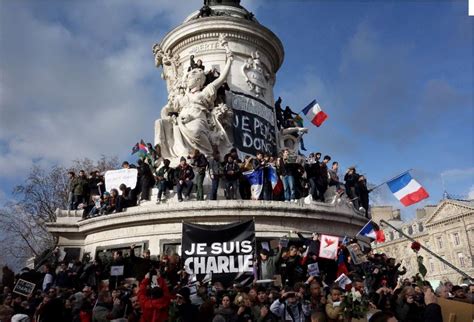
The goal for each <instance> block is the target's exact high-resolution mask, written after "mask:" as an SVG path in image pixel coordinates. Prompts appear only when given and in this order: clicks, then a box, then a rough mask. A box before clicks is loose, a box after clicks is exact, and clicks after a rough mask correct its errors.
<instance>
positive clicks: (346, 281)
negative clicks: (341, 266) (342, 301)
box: [334, 273, 352, 289]
mask: <svg viewBox="0 0 474 322" xmlns="http://www.w3.org/2000/svg"><path fill="white" fill-rule="evenodd" d="M334 283H337V284H338V285H339V287H340V288H342V289H345V288H346V285H349V284H352V281H351V279H350V278H349V277H347V276H346V274H344V273H342V274H341V276H339V277H338V278H337V279H336V280H335V281H334Z"/></svg>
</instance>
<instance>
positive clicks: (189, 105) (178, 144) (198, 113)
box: [156, 37, 233, 158]
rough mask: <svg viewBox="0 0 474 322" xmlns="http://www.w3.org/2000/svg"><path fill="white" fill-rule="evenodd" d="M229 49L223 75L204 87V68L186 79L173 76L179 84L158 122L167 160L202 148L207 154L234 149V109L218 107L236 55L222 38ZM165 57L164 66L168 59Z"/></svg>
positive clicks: (220, 40)
mask: <svg viewBox="0 0 474 322" xmlns="http://www.w3.org/2000/svg"><path fill="white" fill-rule="evenodd" d="M219 42H220V44H221V46H223V47H224V48H225V49H226V57H227V60H226V64H225V67H224V69H223V71H222V72H221V74H220V76H219V77H218V78H217V79H215V80H214V81H212V82H211V83H210V84H208V85H206V86H204V84H205V81H206V75H205V73H204V71H203V70H202V69H200V68H195V69H191V70H189V71H188V72H187V73H186V74H185V75H184V77H183V78H181V77H178V73H177V72H176V73H173V78H174V79H173V81H174V83H175V85H174V86H173V89H172V90H171V91H170V94H169V97H168V104H167V105H166V106H165V107H164V108H163V110H162V113H161V117H162V118H161V120H158V121H157V123H156V131H157V133H156V134H157V137H158V141H159V142H157V143H160V145H161V146H162V154H163V156H164V157H171V158H172V157H181V156H187V155H188V153H189V151H190V150H193V149H199V151H200V152H201V153H203V154H205V155H211V154H212V153H213V151H214V150H219V151H227V150H230V149H231V148H232V146H231V140H230V139H229V137H228V133H229V132H231V131H230V130H231V129H230V128H231V122H232V110H231V109H230V108H228V107H227V106H226V105H225V104H219V105H218V106H215V103H216V96H217V90H218V89H219V88H220V87H221V86H222V85H223V84H224V82H225V81H226V78H227V76H228V74H229V71H230V68H231V65H232V61H233V54H232V52H231V51H230V50H229V48H228V44H227V41H225V40H224V38H222V37H219ZM169 56H170V57H166V54H165V57H164V58H163V64H166V59H167V58H169V59H170V60H172V59H173V58H172V55H171V53H170V55H169Z"/></svg>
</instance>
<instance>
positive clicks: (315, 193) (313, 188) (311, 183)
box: [309, 177, 318, 200]
mask: <svg viewBox="0 0 474 322" xmlns="http://www.w3.org/2000/svg"><path fill="white" fill-rule="evenodd" d="M309 186H310V188H309V194H310V195H311V197H313V200H317V199H318V189H317V185H316V178H315V177H311V178H309Z"/></svg>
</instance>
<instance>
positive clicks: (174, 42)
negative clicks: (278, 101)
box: [161, 16, 284, 73]
mask: <svg viewBox="0 0 474 322" xmlns="http://www.w3.org/2000/svg"><path fill="white" fill-rule="evenodd" d="M219 34H224V35H226V36H227V39H229V40H230V42H231V41H232V39H236V40H239V41H240V42H241V41H242V40H243V41H246V42H248V43H251V44H252V45H254V46H255V47H256V49H258V50H262V51H264V52H265V55H266V56H267V57H269V58H270V60H271V62H270V63H271V68H272V72H273V73H276V72H277V70H278V69H279V68H280V66H281V65H282V63H283V58H284V49H283V44H282V43H281V41H280V39H278V37H277V36H276V35H275V34H274V33H273V32H272V31H270V30H269V29H268V28H266V27H264V26H262V25H260V24H257V23H253V22H248V21H245V20H242V19H239V18H234V17H227V16H219V17H208V18H200V19H198V20H191V21H189V22H187V23H184V24H182V25H180V26H178V27H177V28H175V29H173V30H172V31H171V32H169V33H168V34H167V35H166V36H165V37H164V38H163V40H162V41H161V46H162V48H163V50H164V51H165V52H166V51H167V50H168V49H171V50H172V52H179V51H181V50H182V49H183V48H185V47H186V46H191V45H192V44H194V45H195V44H196V43H198V42H199V41H200V40H206V39H212V38H215V39H217V37H218V36H219ZM231 49H232V45H231Z"/></svg>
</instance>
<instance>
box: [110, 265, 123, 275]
mask: <svg viewBox="0 0 474 322" xmlns="http://www.w3.org/2000/svg"><path fill="white" fill-rule="evenodd" d="M122 275H123V265H121V266H110V276H122Z"/></svg>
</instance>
